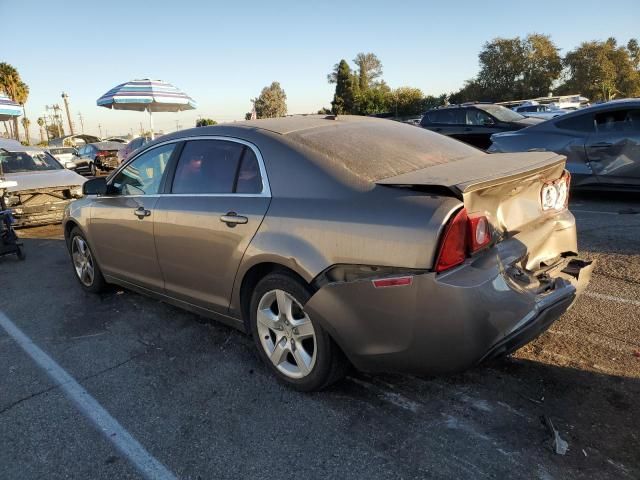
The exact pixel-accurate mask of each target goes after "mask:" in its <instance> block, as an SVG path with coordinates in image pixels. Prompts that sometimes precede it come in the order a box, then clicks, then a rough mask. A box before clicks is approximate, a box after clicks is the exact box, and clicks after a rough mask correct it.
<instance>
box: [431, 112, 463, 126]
mask: <svg viewBox="0 0 640 480" xmlns="http://www.w3.org/2000/svg"><path fill="white" fill-rule="evenodd" d="M427 118H428V119H429V123H443V124H446V125H460V124H463V123H465V120H464V110H461V109H453V108H447V109H443V110H434V111H432V112H429V113H427Z"/></svg>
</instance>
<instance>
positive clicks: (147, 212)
mask: <svg viewBox="0 0 640 480" xmlns="http://www.w3.org/2000/svg"><path fill="white" fill-rule="evenodd" d="M133 214H134V215H135V216H136V217H138V218H139V219H141V220H142V219H143V218H144V217H148V216H149V215H151V210H147V209H145V208H144V207H138V208H136V209H135V210H134V211H133Z"/></svg>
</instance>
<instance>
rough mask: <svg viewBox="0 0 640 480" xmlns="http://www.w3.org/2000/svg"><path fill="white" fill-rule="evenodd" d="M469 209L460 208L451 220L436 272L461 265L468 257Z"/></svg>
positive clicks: (443, 238)
mask: <svg viewBox="0 0 640 480" xmlns="http://www.w3.org/2000/svg"><path fill="white" fill-rule="evenodd" d="M468 220H469V217H467V210H466V209H465V208H463V209H462V210H460V211H459V212H458V213H457V214H456V216H455V217H453V220H451V221H450V222H449V224H448V225H447V228H446V230H445V231H444V235H443V236H442V243H441V244H440V252H439V253H438V260H437V262H436V272H443V271H445V270H447V269H449V268H451V267H455V266H456V265H460V264H461V263H462V262H464V259H465V258H467V238H468V237H467V222H468Z"/></svg>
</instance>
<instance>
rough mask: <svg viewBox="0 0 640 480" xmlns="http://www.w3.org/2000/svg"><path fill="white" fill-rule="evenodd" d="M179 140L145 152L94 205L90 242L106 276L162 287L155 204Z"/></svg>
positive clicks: (159, 288)
mask: <svg viewBox="0 0 640 480" xmlns="http://www.w3.org/2000/svg"><path fill="white" fill-rule="evenodd" d="M175 149H176V144H175V143H171V144H166V145H161V146H158V147H155V148H152V149H150V150H147V151H146V152H144V153H142V154H141V155H139V156H138V157H136V158H135V159H133V161H132V162H130V163H129V164H128V165H127V166H126V167H124V168H123V169H122V170H120V171H119V172H118V173H117V174H116V175H115V176H114V177H113V179H112V180H110V181H109V188H108V194H107V195H104V196H99V197H97V198H96V199H95V200H94V201H93V203H92V207H91V224H90V226H89V229H90V234H91V241H92V245H93V247H94V249H95V250H96V255H97V257H98V261H99V262H100V267H101V268H102V270H103V272H104V273H105V274H107V275H111V276H113V277H116V278H119V279H121V280H125V281H127V282H130V283H133V284H135V285H139V286H141V287H144V288H148V289H151V290H154V291H158V292H162V291H163V289H164V281H163V278H162V274H161V272H160V266H159V264H158V257H157V254H156V245H155V242H154V239H153V223H154V221H155V219H156V216H157V212H156V204H157V202H158V198H159V193H160V191H161V188H162V185H163V181H164V176H165V172H166V170H167V165H168V164H169V160H170V159H171V156H172V154H173V152H174V150H175Z"/></svg>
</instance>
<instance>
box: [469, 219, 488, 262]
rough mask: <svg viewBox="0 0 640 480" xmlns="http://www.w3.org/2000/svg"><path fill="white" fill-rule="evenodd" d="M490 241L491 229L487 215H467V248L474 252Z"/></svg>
mask: <svg viewBox="0 0 640 480" xmlns="http://www.w3.org/2000/svg"><path fill="white" fill-rule="evenodd" d="M489 243H491V229H490V228H489V221H488V220H487V217H485V216H484V215H482V216H474V217H469V250H470V252H471V253H475V252H477V251H478V250H481V249H482V248H484V247H486V246H487V245H489Z"/></svg>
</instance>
